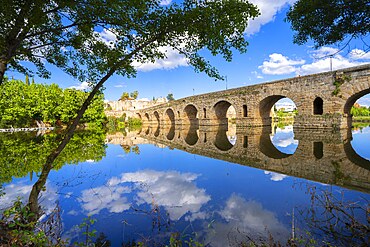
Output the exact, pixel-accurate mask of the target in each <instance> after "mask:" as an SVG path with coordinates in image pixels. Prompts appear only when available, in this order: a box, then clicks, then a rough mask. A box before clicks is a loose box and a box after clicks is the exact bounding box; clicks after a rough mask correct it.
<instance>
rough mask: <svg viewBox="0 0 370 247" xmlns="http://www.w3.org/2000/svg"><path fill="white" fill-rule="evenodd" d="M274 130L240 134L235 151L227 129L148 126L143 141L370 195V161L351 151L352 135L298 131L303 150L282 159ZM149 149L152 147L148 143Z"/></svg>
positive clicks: (249, 130) (246, 129)
mask: <svg viewBox="0 0 370 247" xmlns="http://www.w3.org/2000/svg"><path fill="white" fill-rule="evenodd" d="M270 133H271V127H265V128H258V127H255V128H242V129H240V128H238V129H237V130H236V137H237V139H236V142H235V144H234V145H232V144H231V143H230V141H229V139H228V138H227V135H226V129H225V128H223V127H219V128H215V127H201V128H200V129H197V128H190V127H189V126H188V127H187V128H183V127H179V126H177V127H175V126H174V125H172V126H162V127H160V126H159V125H157V126H153V125H151V126H144V127H143V129H142V130H140V131H139V132H138V135H139V136H140V137H142V138H144V139H147V140H149V141H150V142H152V143H155V144H160V145H162V146H163V145H165V146H168V147H170V148H176V149H179V150H184V151H186V152H189V153H193V154H198V155H202V156H206V157H211V158H215V159H220V160H225V161H228V162H232V163H237V164H240V165H245V166H250V167H255V168H258V169H262V170H267V171H273V172H278V173H282V174H286V175H288V176H294V177H300V178H305V179H308V180H313V181H317V182H320V183H325V184H334V185H339V186H343V187H347V188H350V189H355V190H359V191H364V192H367V193H369V192H370V161H368V160H366V159H364V158H362V157H361V156H359V155H358V154H357V153H356V152H355V151H354V150H353V148H352V146H351V143H350V140H351V139H352V133H351V131H350V130H341V131H337V132H333V131H331V130H319V129H317V130H305V129H298V130H294V135H295V139H296V140H298V142H299V144H298V148H297V150H296V151H295V153H294V154H292V155H288V154H284V153H281V152H280V151H279V150H278V149H277V148H276V147H275V146H274V145H273V144H272V142H271V139H270ZM146 143H147V141H146Z"/></svg>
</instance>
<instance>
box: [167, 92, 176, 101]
mask: <svg viewBox="0 0 370 247" xmlns="http://www.w3.org/2000/svg"><path fill="white" fill-rule="evenodd" d="M166 98H167V100H168V101H172V100H175V98H174V97H173V94H172V93H169V94H168V95H167V97H166Z"/></svg>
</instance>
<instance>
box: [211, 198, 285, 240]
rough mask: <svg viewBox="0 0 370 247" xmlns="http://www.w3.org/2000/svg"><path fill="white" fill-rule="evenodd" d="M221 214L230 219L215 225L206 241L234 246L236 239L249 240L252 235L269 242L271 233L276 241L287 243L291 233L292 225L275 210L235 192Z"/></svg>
mask: <svg viewBox="0 0 370 247" xmlns="http://www.w3.org/2000/svg"><path fill="white" fill-rule="evenodd" d="M219 214H220V215H221V217H222V218H223V219H224V220H225V221H226V223H220V222H217V223H215V224H213V225H212V229H211V230H209V232H208V235H207V241H206V242H209V243H210V245H212V246H220V247H221V246H232V245H233V243H234V242H235V244H236V243H240V242H243V241H244V242H245V241H247V240H248V237H250V238H251V239H253V240H254V241H255V242H256V243H259V242H260V241H261V242H267V240H268V239H269V235H270V234H271V236H272V237H273V239H274V241H276V242H278V241H280V242H282V243H283V242H286V240H287V239H288V238H289V235H290V233H289V230H288V228H287V227H285V226H284V225H283V224H282V223H281V222H279V220H278V219H277V217H276V215H275V214H274V213H273V212H271V211H269V210H267V209H264V208H263V206H262V204H260V203H258V202H255V201H246V200H245V199H244V198H242V197H240V196H238V195H235V194H233V195H231V196H230V198H229V199H228V200H227V202H226V205H225V207H224V209H222V210H221V211H220V212H219ZM230 241H232V243H231V242H230Z"/></svg>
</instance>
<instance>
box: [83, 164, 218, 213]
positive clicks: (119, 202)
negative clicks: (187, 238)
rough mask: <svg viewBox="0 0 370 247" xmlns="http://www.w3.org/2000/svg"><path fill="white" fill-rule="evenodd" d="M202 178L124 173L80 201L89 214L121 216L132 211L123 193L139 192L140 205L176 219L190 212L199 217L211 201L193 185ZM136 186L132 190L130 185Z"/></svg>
mask: <svg viewBox="0 0 370 247" xmlns="http://www.w3.org/2000/svg"><path fill="white" fill-rule="evenodd" d="M198 176H199V175H197V174H194V173H179V172H177V171H166V172H161V171H153V170H144V171H138V172H133V173H123V174H122V175H121V177H112V178H111V179H109V180H108V182H107V183H106V184H105V185H104V186H100V187H97V188H92V189H88V190H84V191H83V192H82V197H81V200H80V202H81V203H82V208H83V209H84V210H85V211H87V212H88V213H89V214H97V213H99V212H100V211H101V210H103V209H107V210H109V211H110V212H114V213H120V212H123V211H124V210H127V209H129V208H130V204H131V202H129V201H128V199H127V198H126V197H124V196H123V194H128V193H131V194H133V193H137V194H136V196H134V198H136V199H135V200H136V203H137V204H139V205H140V204H143V203H147V204H153V202H154V203H155V204H157V205H158V206H162V207H164V208H165V209H166V211H167V212H168V213H169V215H170V218H171V219H173V220H176V219H179V218H181V217H182V216H183V215H185V214H186V213H188V212H190V213H191V214H192V218H194V217H195V215H198V216H199V217H203V216H202V214H200V212H199V211H200V208H201V207H202V205H203V204H205V203H207V202H208V201H209V200H210V199H211V198H210V196H209V195H207V194H206V193H205V190H204V189H199V188H198V187H196V185H195V184H194V183H193V182H194V180H195V179H196V178H197V177H198ZM127 183H132V184H133V189H130V188H129V187H128V186H127Z"/></svg>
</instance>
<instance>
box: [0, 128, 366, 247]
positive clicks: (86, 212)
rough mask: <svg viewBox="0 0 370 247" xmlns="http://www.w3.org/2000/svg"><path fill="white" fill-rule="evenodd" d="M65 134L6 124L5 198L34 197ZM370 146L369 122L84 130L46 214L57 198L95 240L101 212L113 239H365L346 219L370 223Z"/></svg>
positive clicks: (74, 226) (71, 224)
mask: <svg viewBox="0 0 370 247" xmlns="http://www.w3.org/2000/svg"><path fill="white" fill-rule="evenodd" d="M55 138H57V137H56V135H54V134H52V135H44V136H38V137H34V136H33V135H29V134H28V135H27V134H22V135H15V134H13V135H11V134H1V136H0V145H1V146H0V151H1V153H2V158H1V160H2V161H1V162H2V166H3V168H1V169H2V170H1V177H0V178H1V182H2V183H3V190H4V192H5V195H4V196H2V197H1V198H0V207H1V208H6V207H7V206H9V205H10V203H11V202H12V201H14V200H16V199H17V197H20V198H22V200H23V201H24V202H27V201H28V199H29V194H30V191H31V189H32V186H33V184H34V183H35V182H36V181H37V179H38V175H40V173H41V172H42V167H41V166H40V165H41V164H42V161H43V157H44V156H46V155H47V153H48V151H49V150H51V147H53V143H54V141H55ZM369 146H370V127H362V128H357V129H353V130H352V133H348V132H346V131H344V132H338V133H332V132H319V131H314V130H310V131H296V130H294V132H293V129H292V127H291V126H285V127H281V128H278V127H273V128H272V129H271V128H270V129H248V130H236V129H235V128H232V126H230V128H229V129H228V131H226V130H221V129H218V130H210V129H205V130H202V129H182V130H178V129H175V128H173V127H172V128H171V127H168V128H157V127H144V128H143V129H142V130H140V131H133V132H124V133H123V132H122V133H114V134H107V135H106V134H104V133H94V132H81V133H77V134H76V136H75V137H74V139H73V141H72V142H71V143H70V144H69V146H68V147H67V149H66V150H65V151H64V153H63V154H62V155H61V157H59V160H58V162H57V164H56V168H55V169H53V170H51V171H50V173H49V175H48V177H47V181H46V185H45V190H44V191H42V192H41V193H40V195H39V197H38V202H39V204H40V205H41V208H42V210H43V212H44V214H43V216H42V217H41V220H47V218H48V215H50V213H51V212H53V210H54V209H55V208H56V206H58V207H59V208H60V209H61V211H60V214H61V223H62V236H63V238H65V239H69V241H70V243H73V242H76V241H82V240H83V239H84V235H83V234H82V231H83V230H82V229H81V228H80V227H78V225H79V224H81V223H82V222H83V220H84V219H86V217H88V216H91V217H92V218H94V219H96V220H97V222H96V223H95V224H94V225H93V228H94V229H96V230H97V232H98V235H99V233H104V235H105V236H106V238H107V239H109V240H110V241H111V243H112V246H121V245H122V243H128V242H129V241H144V242H146V243H147V244H148V245H150V246H155V245H160V244H163V243H166V242H168V239H169V238H170V236H171V235H172V236H174V235H176V236H177V237H178V238H181V239H183V240H186V239H194V240H197V241H200V242H202V243H205V244H208V245H209V246H237V245H238V244H240V243H241V242H245V243H246V242H250V241H253V242H255V243H257V244H258V243H260V242H268V241H269V240H271V239H272V241H274V242H280V243H283V245H285V244H286V243H287V241H288V240H289V239H291V238H292V237H293V236H294V237H295V238H303V239H304V240H302V241H305V240H307V239H314V240H315V241H316V243H317V245H318V246H321V245H323V243H324V242H323V241H327V242H331V243H333V244H335V245H337V246H346V245H351V244H352V245H359V246H361V243H362V244H364V243H366V242H367V241H369V239H368V236H367V237H366V233H365V235H364V236H365V237H364V238H362V239H361V237H360V235H361V234H362V233H363V232H362V233H361V231H360V232H359V233H357V232H356V233H355V238H353V236H351V234H350V230H349V229H347V228H346V227H345V223H343V222H341V220H343V221H345V220H346V217H350V216H351V217H352V216H353V217H354V218H355V219H356V220H357V221H358V222H359V223H361V224H363V225H365V226H366V225H367V224H368V223H369V222H368V221H367V220H366V214H365V211H364V210H362V209H360V207H363V209H365V210H366V207H367V209H369V204H368V202H369V200H370V195H369V191H370V181H369V179H370V166H369V163H370V162H369V160H370V148H369ZM66 163H67V164H66ZM352 202H356V204H351V203H352ZM329 204H330V206H332V209H333V208H334V209H333V210H331V211H330V210H329V211H328V210H325V208H326V209H327V207H325V206H327V205H329ZM353 205H354V206H355V207H356V209H354V210H353V211H351V210H349V208H350V207H351V206H353ZM354 206H353V207H354ZM335 207H338V209H344V211H345V212H346V213H340V212H339V211H336V210H335ZM338 220H339V221H338ZM333 222H337V224H335V226H334V228H331V230H329V231H328V232H327V230H328V229H329V228H330V224H331V223H332V224H334V223H333ZM360 233H361V234H360ZM333 236H336V237H333ZM356 236H357V237H356ZM364 246H365V245H364Z"/></svg>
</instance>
